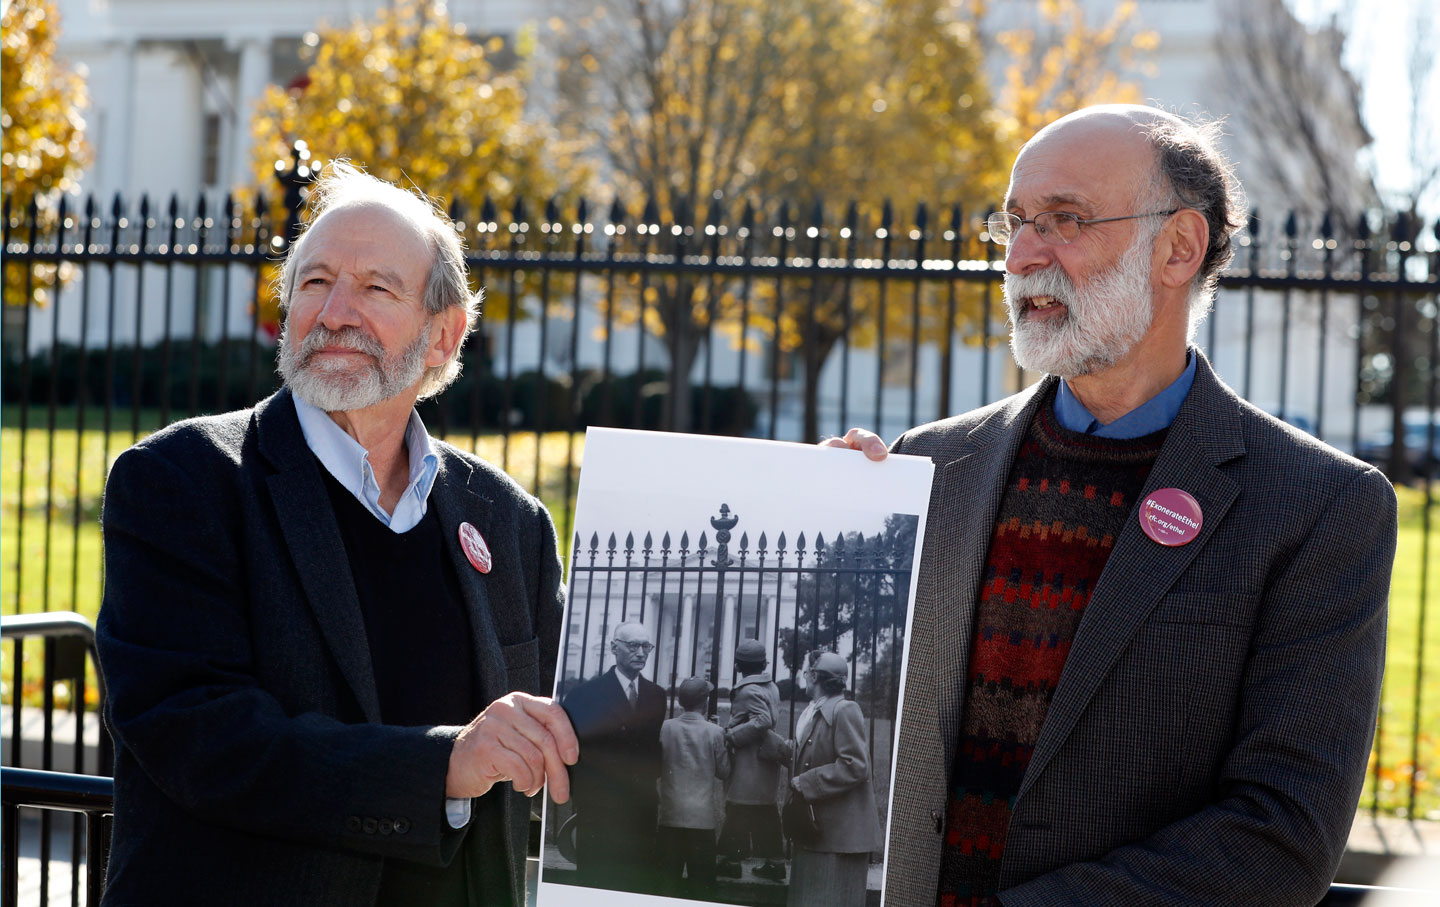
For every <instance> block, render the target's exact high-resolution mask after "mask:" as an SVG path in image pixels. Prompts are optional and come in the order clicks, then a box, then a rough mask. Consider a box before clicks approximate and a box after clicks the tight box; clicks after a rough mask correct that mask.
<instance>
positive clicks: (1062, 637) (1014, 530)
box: [939, 396, 1166, 907]
mask: <svg viewBox="0 0 1440 907" xmlns="http://www.w3.org/2000/svg"><path fill="white" fill-rule="evenodd" d="M1165 434H1166V433H1165V431H1160V432H1156V433H1155V434H1152V435H1147V436H1145V437H1143V438H1137V439H1134V440H1125V441H1119V440H1106V439H1101V438H1095V437H1092V436H1088V435H1083V434H1080V433H1078V432H1072V431H1069V430H1067V429H1065V428H1064V427H1062V426H1061V425H1060V424H1059V423H1058V422H1057V421H1056V420H1055V414H1054V404H1053V396H1052V397H1051V398H1050V399H1047V400H1046V401H1044V402H1043V403H1042V404H1041V405H1040V407H1039V409H1038V410H1037V413H1036V417H1035V419H1034V420H1033V421H1032V422H1031V425H1030V430H1029V432H1028V433H1027V434H1026V436H1025V439H1024V440H1023V441H1022V442H1021V445H1020V451H1019V453H1018V454H1017V455H1016V458H1015V463H1014V465H1013V466H1012V467H1011V469H1010V476H1009V479H1008V480H1007V483H1006V487H1005V493H1004V496H1003V497H1002V499H1001V501H1000V511H999V515H998V517H997V519H996V523H995V534H994V535H993V536H992V537H991V540H990V552H989V554H988V556H987V557H986V560H985V568H984V570H985V572H984V574H983V577H982V582H981V586H980V590H979V601H978V602H977V604H976V612H975V636H974V639H973V640H972V641H971V644H970V661H969V671H968V678H967V686H966V690H965V707H964V714H963V717H962V720H961V725H960V735H959V739H958V740H957V741H956V752H955V760H954V771H953V775H952V781H953V789H952V790H951V794H950V805H949V810H948V814H947V816H946V822H945V844H944V852H943V855H942V857H941V866H940V894H939V904H940V905H941V907H985V905H992V904H995V903H998V902H997V901H996V900H995V899H994V898H993V895H994V894H995V892H996V891H997V889H998V887H999V881H1000V858H1001V856H1002V854H1003V853H1004V850H1005V835H1006V831H1007V829H1008V828H1009V824H1010V814H1011V811H1012V809H1013V808H1014V805H1015V795H1016V793H1017V791H1019V789H1020V781H1021V779H1022V778H1023V777H1024V775H1025V768H1026V766H1027V765H1029V763H1030V754H1031V752H1032V750H1033V749H1034V747H1035V741H1036V740H1037V739H1038V738H1039V736H1040V727H1041V725H1042V724H1043V723H1044V721H1045V713H1046V711H1047V710H1048V709H1049V707H1050V700H1051V698H1052V697H1053V695H1054V693H1055V686H1056V684H1057V683H1058V682H1059V680H1060V671H1061V669H1062V668H1063V667H1064V666H1065V657H1066V656H1067V655H1069V653H1070V643H1071V641H1072V640H1074V638H1075V631H1076V629H1077V628H1078V627H1079V626H1080V621H1081V618H1082V617H1083V615H1084V613H1085V606H1086V604H1088V603H1089V601H1090V592H1091V590H1092V589H1094V588H1095V583H1096V582H1097V581H1098V580H1099V578H1100V572H1101V571H1102V570H1103V569H1104V568H1105V562H1106V561H1107V560H1108V559H1109V557H1110V552H1111V550H1112V549H1113V547H1114V542H1115V538H1116V536H1118V535H1119V534H1120V531H1121V529H1122V528H1124V526H1125V521H1126V520H1127V519H1130V518H1131V514H1132V512H1133V511H1134V507H1135V498H1136V496H1137V495H1138V494H1139V492H1140V489H1141V487H1142V486H1143V485H1144V482H1145V477H1146V476H1147V475H1148V474H1149V472H1150V467H1151V466H1152V465H1153V464H1154V462H1155V457H1156V455H1157V454H1158V453H1159V451H1160V445H1161V444H1162V443H1163V442H1164V440H1165Z"/></svg>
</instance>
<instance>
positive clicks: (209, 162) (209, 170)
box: [200, 113, 220, 186]
mask: <svg viewBox="0 0 1440 907" xmlns="http://www.w3.org/2000/svg"><path fill="white" fill-rule="evenodd" d="M201 128H202V129H203V130H204V133H203V135H202V136H201V145H200V147H201V149H202V152H201V153H202V155H203V158H202V160H201V162H200V182H201V184H202V185H205V186H215V185H219V183H220V114H218V113H207V114H205V122H204V125H203V126H202V127H201Z"/></svg>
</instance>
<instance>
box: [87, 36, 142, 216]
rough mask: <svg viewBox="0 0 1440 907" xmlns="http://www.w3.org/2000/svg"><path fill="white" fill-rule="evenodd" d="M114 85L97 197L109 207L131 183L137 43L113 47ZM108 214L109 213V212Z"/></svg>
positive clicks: (110, 89) (107, 108)
mask: <svg viewBox="0 0 1440 907" xmlns="http://www.w3.org/2000/svg"><path fill="white" fill-rule="evenodd" d="M109 70H110V72H109V75H110V84H109V86H108V88H107V90H106V93H105V96H106V100H105V131H104V136H103V145H104V147H103V148H101V149H100V150H99V154H98V155H97V157H98V158H99V161H100V173H99V176H100V186H99V192H97V193H96V194H97V196H101V197H104V198H105V203H106V204H107V205H108V204H109V201H110V198H111V196H113V194H114V193H116V192H125V191H126V190H127V188H128V185H127V184H128V183H129V182H130V178H131V175H132V174H131V172H130V156H131V148H130V139H131V136H132V135H133V132H134V123H135V42H134V41H131V40H127V39H122V40H120V41H117V42H116V43H115V44H114V45H112V46H111V48H110V63H109ZM107 213H108V212H107Z"/></svg>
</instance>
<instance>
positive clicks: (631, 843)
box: [561, 621, 665, 891]
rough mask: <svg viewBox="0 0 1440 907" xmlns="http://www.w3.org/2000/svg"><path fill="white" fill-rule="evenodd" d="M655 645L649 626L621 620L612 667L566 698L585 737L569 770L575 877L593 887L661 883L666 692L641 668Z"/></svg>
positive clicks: (641, 887) (638, 887) (654, 887)
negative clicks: (659, 814)
mask: <svg viewBox="0 0 1440 907" xmlns="http://www.w3.org/2000/svg"><path fill="white" fill-rule="evenodd" d="M654 648H655V645H654V643H652V642H651V639H650V631H649V630H647V629H646V628H645V625H644V624H641V623H638V622H635V621H627V622H625V623H622V624H620V625H618V626H617V627H616V628H615V633H614V635H613V636H612V637H611V640H610V654H611V655H613V656H614V658H615V663H614V665H612V666H611V667H610V669H609V670H607V671H604V672H603V673H601V674H598V675H596V676H595V677H592V678H591V679H590V680H587V681H585V682H584V683H582V684H580V685H579V686H578V687H576V688H575V689H574V690H573V691H571V692H570V693H569V694H568V695H566V696H565V698H564V700H563V701H562V702H561V706H562V707H563V708H564V709H565V711H566V713H567V714H569V716H570V723H571V725H572V726H573V727H574V729H575V736H576V737H577V738H578V740H579V742H580V760H579V761H578V762H576V763H575V765H574V766H573V767H572V768H571V769H570V790H571V796H572V797H573V798H574V800H575V812H576V818H575V823H576V825H575V868H576V870H577V872H576V875H577V878H576V881H577V883H578V884H581V885H584V886H587V887H590V888H610V889H614V890H618V891H658V890H659V887H658V886H660V885H661V884H662V882H661V880H660V879H659V877H658V875H656V873H655V872H654V864H655V820H656V811H657V810H658V809H659V793H658V789H657V788H656V782H657V781H658V780H659V778H660V725H662V724H663V723H664V722H665V691H664V690H662V689H661V688H660V687H659V686H658V685H656V684H655V683H652V682H651V681H650V680H649V679H647V678H646V677H645V676H643V674H642V673H641V672H642V671H643V670H644V669H645V663H646V662H647V661H648V660H649V659H650V653H651V651H652V650H654Z"/></svg>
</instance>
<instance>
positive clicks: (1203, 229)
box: [1155, 208, 1210, 288]
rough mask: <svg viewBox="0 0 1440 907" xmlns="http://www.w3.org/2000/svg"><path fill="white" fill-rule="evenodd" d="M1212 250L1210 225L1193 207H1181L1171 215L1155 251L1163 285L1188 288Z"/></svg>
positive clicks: (1157, 240)
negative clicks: (1207, 253) (1206, 253)
mask: <svg viewBox="0 0 1440 907" xmlns="http://www.w3.org/2000/svg"><path fill="white" fill-rule="evenodd" d="M1209 247H1210V225H1209V224H1208V223H1207V222H1206V221H1205V216H1204V215H1202V214H1201V213H1200V212H1199V211H1196V210H1195V209H1194V208H1181V209H1180V210H1179V211H1176V212H1175V213H1174V214H1172V215H1170V222H1169V223H1167V224H1166V225H1165V228H1164V229H1163V230H1162V231H1160V236H1159V237H1158V238H1157V239H1156V244H1155V251H1156V252H1157V253H1158V255H1159V257H1160V263H1159V264H1160V273H1159V278H1160V283H1161V285H1162V286H1166V287H1170V288H1180V287H1187V286H1189V285H1190V282H1191V281H1192V280H1194V279H1195V275H1196V274H1198V273H1200V267H1201V265H1203V264H1204V263H1205V250H1206V249H1208V248H1209Z"/></svg>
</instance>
